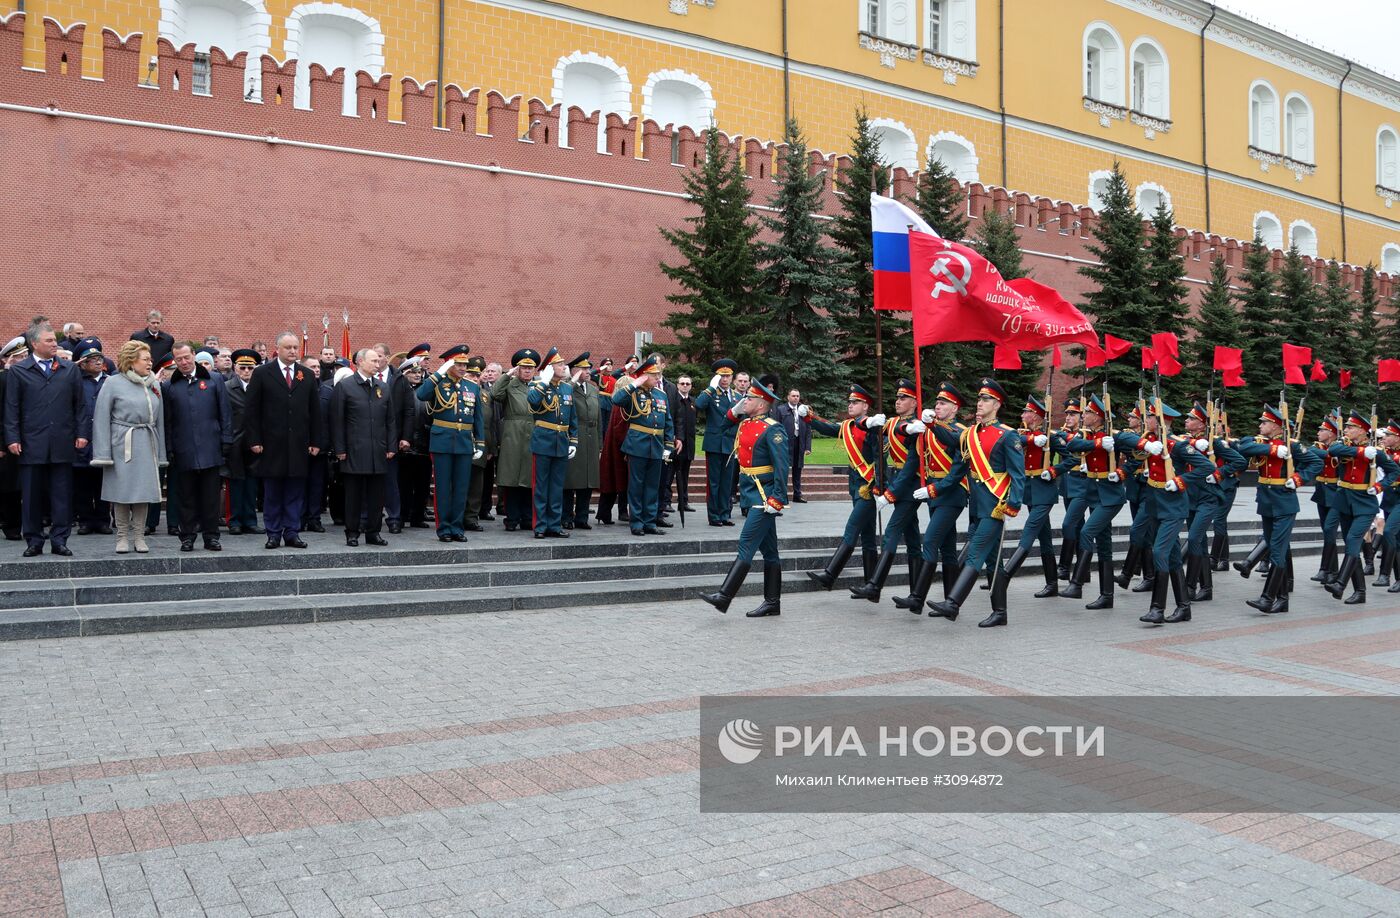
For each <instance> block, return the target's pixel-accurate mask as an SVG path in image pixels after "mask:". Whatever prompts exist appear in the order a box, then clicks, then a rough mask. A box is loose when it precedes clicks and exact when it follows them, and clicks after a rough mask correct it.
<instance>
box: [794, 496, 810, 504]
mask: <svg viewBox="0 0 1400 918" xmlns="http://www.w3.org/2000/svg"><path fill="white" fill-rule="evenodd" d="M792 502H793V503H794V504H805V503H807V498H805V497H794V498H793V499H792Z"/></svg>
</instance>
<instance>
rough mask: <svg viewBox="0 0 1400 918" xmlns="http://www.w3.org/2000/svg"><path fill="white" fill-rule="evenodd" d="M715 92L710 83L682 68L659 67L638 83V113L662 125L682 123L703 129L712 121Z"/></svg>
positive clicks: (678, 124) (696, 129) (691, 127)
mask: <svg viewBox="0 0 1400 918" xmlns="http://www.w3.org/2000/svg"><path fill="white" fill-rule="evenodd" d="M714 112H715V95H714V92H713V91H712V90H711V89H710V84H709V83H706V82H705V81H704V80H702V79H700V78H699V77H698V76H696V75H695V74H693V73H686V72H685V71H683V70H660V71H657V72H656V73H653V74H652V75H651V76H649V77H647V82H646V85H645V86H643V87H642V117H643V118H650V119H651V120H652V121H655V122H656V123H657V124H659V125H661V126H662V127H665V126H666V125H668V124H674V125H675V126H676V127H678V128H679V127H681V126H682V125H684V126H686V127H688V128H690V129H691V130H693V131H696V132H699V131H703V130H705V129H706V128H708V127H709V126H710V123H711V122H712V121H714Z"/></svg>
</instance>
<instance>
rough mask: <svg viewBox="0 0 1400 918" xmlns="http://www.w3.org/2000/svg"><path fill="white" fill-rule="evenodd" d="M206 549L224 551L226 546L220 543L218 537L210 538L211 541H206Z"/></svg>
mask: <svg viewBox="0 0 1400 918" xmlns="http://www.w3.org/2000/svg"><path fill="white" fill-rule="evenodd" d="M204 550H205V551H223V550H224V546H222V545H220V544H219V540H218V539H210V540H209V541H207V542H205V543H204Z"/></svg>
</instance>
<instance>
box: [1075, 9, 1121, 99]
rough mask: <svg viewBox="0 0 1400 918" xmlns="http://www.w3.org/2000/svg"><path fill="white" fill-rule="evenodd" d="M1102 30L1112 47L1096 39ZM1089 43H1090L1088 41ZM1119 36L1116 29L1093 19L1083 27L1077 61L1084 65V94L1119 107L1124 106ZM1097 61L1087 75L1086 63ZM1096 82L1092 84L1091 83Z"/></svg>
mask: <svg viewBox="0 0 1400 918" xmlns="http://www.w3.org/2000/svg"><path fill="white" fill-rule="evenodd" d="M1100 33H1102V34H1103V35H1104V36H1107V37H1108V38H1111V39H1112V40H1113V43H1114V47H1112V48H1108V47H1106V46H1105V44H1104V42H1103V41H1102V40H1101V39H1099V38H1098V36H1099V35H1100ZM1091 43H1092V44H1091ZM1124 48H1125V46H1124V44H1123V38H1122V36H1120V35H1119V34H1118V30H1117V29H1115V28H1113V26H1111V25H1109V24H1108V23H1106V22H1103V21H1102V20H1095V21H1094V22H1091V23H1089V24H1088V25H1087V26H1085V27H1084V41H1083V44H1082V46H1081V51H1080V57H1079V60H1080V63H1081V64H1082V65H1083V67H1084V74H1083V77H1084V79H1083V82H1084V95H1085V96H1086V97H1087V98H1089V99H1093V100H1094V101H1096V102H1106V103H1108V104H1109V105H1116V106H1118V107H1119V108H1126V107H1127V100H1126V98H1125V95H1124V93H1125V92H1126V88H1125V85H1124V84H1125V82H1126V81H1125V80H1124V79H1123V52H1124ZM1091 60H1097V68H1096V69H1095V70H1094V71H1093V73H1095V74H1097V79H1095V77H1094V76H1093V75H1091V68H1090V62H1091ZM1095 82H1097V83H1098V86H1097V87H1096V86H1095V85H1094V83H1095Z"/></svg>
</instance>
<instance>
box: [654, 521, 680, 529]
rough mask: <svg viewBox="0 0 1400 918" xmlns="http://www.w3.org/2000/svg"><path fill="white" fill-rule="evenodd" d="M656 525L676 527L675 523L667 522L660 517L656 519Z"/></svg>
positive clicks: (668, 527) (664, 527)
mask: <svg viewBox="0 0 1400 918" xmlns="http://www.w3.org/2000/svg"><path fill="white" fill-rule="evenodd" d="M656 525H658V526H660V527H661V528H662V529H674V528H675V527H676V524H675V523H668V522H666V521H665V520H662V519H658V520H657V521H656Z"/></svg>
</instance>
